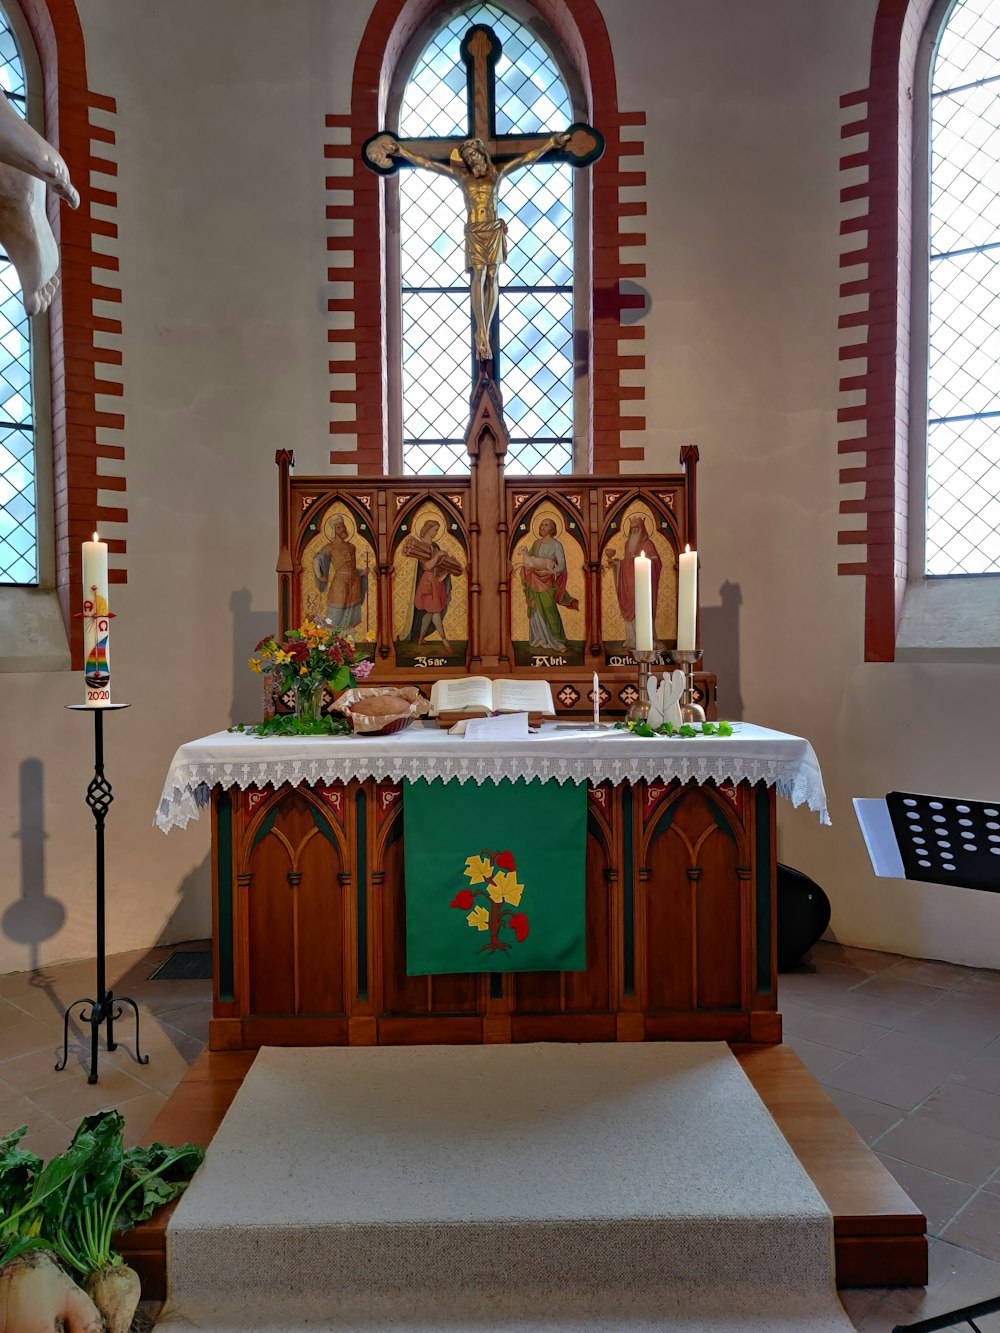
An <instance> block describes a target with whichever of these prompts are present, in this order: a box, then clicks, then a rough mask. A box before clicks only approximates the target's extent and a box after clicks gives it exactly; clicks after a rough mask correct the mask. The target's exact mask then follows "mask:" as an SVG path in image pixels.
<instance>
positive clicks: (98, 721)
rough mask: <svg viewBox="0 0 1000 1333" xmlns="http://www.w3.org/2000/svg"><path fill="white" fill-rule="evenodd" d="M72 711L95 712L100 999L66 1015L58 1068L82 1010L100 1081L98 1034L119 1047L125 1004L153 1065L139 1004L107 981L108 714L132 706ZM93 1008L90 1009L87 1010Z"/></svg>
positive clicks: (93, 1075) (92, 798)
mask: <svg viewBox="0 0 1000 1333" xmlns="http://www.w3.org/2000/svg"><path fill="white" fill-rule="evenodd" d="M68 707H69V710H70V712H74V713H92V714H93V717H94V776H93V777H92V778H91V780H90V782H89V784H88V785H87V805H88V806H89V807H90V812H91V814H92V815H93V816H94V830H95V835H96V840H97V849H96V890H97V892H96V907H97V985H96V987H95V992H94V993H95V995H96V996H97V998H96V999H90V998H89V997H85V998H83V999H80V1000H74V1001H73V1003H72V1004H71V1005H70V1006H69V1007H68V1009H67V1010H66V1012H65V1014H64V1015H63V1053H62V1059H61V1060H60V1061H59V1063H58V1064H57V1065H56V1069H57V1070H59V1069H65V1068H66V1063H67V1061H68V1059H69V1020H70V1016H71V1014H72V1013H73V1010H74V1009H77V1008H79V1009H80V1022H81V1023H87V1024H89V1025H90V1072H89V1074H88V1076H87V1082H88V1083H96V1082H97V1051H98V1037H99V1035H100V1031H101V1027H102V1025H103V1024H107V1036H108V1050H109V1051H113V1050H115V1049H117V1044H118V1043H117V1042H116V1041H115V1026H114V1025H115V1022H116V1021H117V1020H118V1019H119V1018H121V1016H122V1013H123V1012H124V1010H123V1008H122V1006H123V1005H129V1006H130V1007H131V1009H132V1011H133V1013H134V1014H135V1059H136V1062H137V1063H138V1064H140V1065H147V1064H149V1056H148V1055H142V1054H141V1052H140V1050H139V1006H138V1005H137V1004H136V1002H135V1000H132V999H130V998H129V997H128V996H127V995H118V996H116V995H115V994H114V992H113V991H110V990H108V988H107V985H106V983H105V941H104V821H105V819H106V818H107V814H108V808H109V807H110V805H111V802H112V801H113V800H114V797H113V796H112V794H111V783H110V782H109V781H108V780H107V778H106V777H105V776H104V714H105V713H111V712H117V711H118V710H119V709H121V708H128V707H129V705H128V704H111V703H109V704H105V705H104V706H103V707H100V708H92V707H88V705H86V704H70V705H68ZM88 1008H89V1010H90V1012H89V1013H87V1009H88Z"/></svg>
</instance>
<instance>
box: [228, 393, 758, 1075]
mask: <svg viewBox="0 0 1000 1333" xmlns="http://www.w3.org/2000/svg"><path fill="white" fill-rule="evenodd" d="M506 445H507V440H506V435H505V431H504V425H503V415H502V411H501V408H500V403H499V400H498V398H497V396H496V394H495V391H494V389H493V385H492V382H491V381H490V380H489V379H488V378H485V377H484V379H483V380H482V381H481V382H480V385H479V387H478V389H477V392H476V394H475V395H474V399H473V410H472V418H471V425H470V429H469V433H468V448H469V458H470V470H469V473H468V474H467V475H464V476H454V477H435V478H427V477H408V476H403V477H365V478H341V477H296V476H294V474H293V458H292V455H291V453H290V452H288V451H285V450H282V451H281V452H279V453H278V455H277V463H278V469H279V532H280V543H279V558H278V578H279V620H280V628H281V629H282V630H285V629H288V628H292V627H294V626H296V625H297V624H299V623H300V622H301V620H302V618H303V617H304V616H305V615H317V616H320V617H321V618H324V619H328V620H330V621H332V623H334V624H337V625H339V626H340V627H341V628H342V629H344V630H345V631H346V630H350V631H351V632H353V633H354V634H355V635H356V637H357V639H358V641H359V642H365V643H367V644H368V645H369V652H370V655H371V656H372V658H373V660H374V663H375V666H374V670H373V673H372V677H371V679H372V680H373V681H374V682H386V683H388V682H393V683H396V682H406V683H411V684H413V683H415V684H418V685H420V687H421V688H423V689H425V690H428V691H429V687H430V685H431V684H432V683H433V681H435V680H437V679H439V678H441V677H447V676H461V675H465V674H469V673H471V674H483V675H488V676H492V677H496V676H498V675H503V674H517V675H519V676H529V675H533V674H537V675H539V676H541V677H543V678H544V679H546V680H549V681H550V682H551V684H552V689H553V696H554V699H555V702H556V707H557V709H558V711H559V713H560V714H561V715H563V716H573V715H574V714H581V713H585V714H589V713H590V712H591V710H592V678H593V672H594V671H595V670H596V671H597V672H598V673H599V676H600V682H601V691H602V695H601V706H602V711H604V712H608V713H611V714H615V713H617V714H618V715H621V713H623V712H624V710H625V708H626V707H627V706H628V704H629V703H630V702H631V700H632V698H633V697H634V690H635V677H636V672H635V667H634V665H633V663H632V661H631V655H630V653H629V649H628V626H627V624H626V621H627V613H628V611H629V606H628V602H627V595H626V597H625V604H624V605H623V599H622V598H621V597H620V596H619V591H620V589H619V587H618V584H617V582H616V566H615V563H614V559H612V556H613V557H615V558H618V557H620V556H622V555H625V554H627V551H626V548H627V547H628V544H629V542H630V540H631V542H632V549H634V547H635V545H636V544H637V543H639V542H640V541H643V542H646V543H647V550H649V549H650V547H649V545H648V544H649V543H651V544H652V547H654V548H655V553H656V555H657V556H658V557H659V565H660V568H659V580H658V587H657V594H656V611H655V634H656V638H657V640H658V641H659V642H660V643H661V644H662V645H663V646H664V648H667V649H669V647H670V646H671V644H672V642H673V639H674V635H675V632H676V629H675V626H676V588H677V553H678V551H682V550H683V549H684V546H685V545H686V544H689V545H691V546H692V547H695V546H696V537H697V531H696V519H695V513H696V503H695V502H696V466H697V460H698V451H697V449H695V448H693V447H688V448H685V449H684V450H683V452H682V455H681V462H682V470H681V471H680V472H678V473H676V474H670V475H666V476H629V477H622V476H617V477H594V476H587V475H574V476H549V477H507V476H505V473H504V458H505V454H506ZM540 546H542V548H543V549H542V556H541V558H543V559H544V558H546V557H552V558H553V559H554V560H555V564H556V566H557V567H559V566H561V567H562V570H563V573H564V576H565V577H562V576H560V577H559V579H558V580H557V582H556V585H555V586H554V587H553V586H552V584H551V580H549V581H546V580H542V586H543V587H546V586H547V587H549V588H550V589H551V591H550V594H549V596H548V597H547V598H542V599H538V598H535V599H534V600H532V599H531V598H530V597H529V595H528V593H529V592H530V591H531V586H530V583H531V581H530V578H529V579H527V580H526V578H525V573H524V571H525V570H526V569H529V570H530V568H531V565H530V561H531V559H532V558H538V557H537V554H536V556H533V555H532V553H533V552H535V553H537V552H538V551H539V547H540ZM348 547H350V548H352V549H351V550H348V549H347V548H348ZM560 548H561V554H560ZM435 550H436V551H440V552H443V555H441V556H439V558H438V561H437V565H436V568H437V585H438V586H437V588H436V589H431V592H432V593H433V596H431V597H430V598H428V596H427V595H426V594H427V585H426V583H425V584H424V589H423V592H421V591H420V588H421V572H422V567H423V566H424V565H425V564H426V563H428V562H429V561H430V560H431V553H432V552H434V551H435ZM546 568H547V569H549V568H551V566H546ZM338 575H339V577H338ZM442 589H443V590H442ZM435 597H436V599H437V600H436V601H435ZM529 604H530V605H529ZM435 605H437V606H438V607H439V610H438V611H437V612H433V611H429V610H427V609H426V608H427V607H433V606H435ZM532 612H533V613H534V614H532ZM435 614H436V615H437V616H438V620H437V621H436V622H435V620H434V615H435ZM442 631H443V635H442ZM421 637H423V638H424V642H422V643H421V642H420V639H421ZM700 685H701V690H702V695H703V698H704V700H705V703H706V704H707V706H708V707H709V709H711V708H712V706H713V704H714V678H713V677H711V676H702V677H701V678H700ZM378 743H379V742H378V740H377V739H373V740H372V744H373V745H377V744H378ZM402 824H403V821H402V792H401V789H400V787H399V786H397V785H395V784H392V783H386V782H375V781H366V782H351V783H348V784H346V785H340V784H335V785H332V786H330V787H317V786H307V785H302V786H300V787H298V788H292V787H289V786H285V787H281V788H279V789H277V790H273V789H269V788H267V789H263V790H258V789H255V788H251V789H250V790H247V791H242V792H241V791H239V790H237V789H232V790H225V791H224V790H219V789H216V790H215V792H214V794H213V847H214V857H213V859H214V881H215V949H216V969H215V976H216V983H215V984H216V996H215V1018H214V1020H213V1023H212V1030H211V1044H212V1045H213V1047H215V1048H217V1049H227V1048H228V1049H236V1048H240V1047H247V1046H249V1047H253V1046H259V1045H261V1044H264V1043H275V1044H324V1043H342V1042H351V1043H363V1044H371V1043H376V1042H441V1041H443V1042H470V1041H471V1042H479V1041H535V1040H549V1039H553V1040H572V1041H581V1040H591V1041H614V1040H632V1041H635V1040H642V1039H644V1038H651V1039H656V1038H688V1039H696V1038H697V1039H710V1038H723V1039H726V1038H728V1039H732V1040H742V1041H775V1040H778V1039H779V1037H780V1018H779V1016H778V1014H777V1012H776V987H775V980H776V977H775V951H774V924H775V922H774V846H775V839H774V793H773V790H771V789H768V788H767V787H766V786H765V785H764V784H763V783H759V784H757V785H755V786H754V785H751V784H750V783H747V782H744V783H741V784H740V785H739V786H722V785H718V786H717V785H715V784H713V783H705V784H701V785H698V784H694V783H689V784H687V785H681V784H680V783H678V782H673V783H661V784H656V783H645V782H640V783H622V784H620V785H618V786H612V785H611V784H608V783H604V784H601V785H598V786H595V787H592V788H591V789H590V794H589V805H588V837H587V871H586V904H587V968H586V971H584V972H573V973H570V972H567V973H558V972H526V973H520V974H507V975H501V974H492V975H486V974H484V975H469V976H462V975H459V976H440V977H408V976H407V975H406V958H405V939H406V934H405V902H404V892H403V841H402Z"/></svg>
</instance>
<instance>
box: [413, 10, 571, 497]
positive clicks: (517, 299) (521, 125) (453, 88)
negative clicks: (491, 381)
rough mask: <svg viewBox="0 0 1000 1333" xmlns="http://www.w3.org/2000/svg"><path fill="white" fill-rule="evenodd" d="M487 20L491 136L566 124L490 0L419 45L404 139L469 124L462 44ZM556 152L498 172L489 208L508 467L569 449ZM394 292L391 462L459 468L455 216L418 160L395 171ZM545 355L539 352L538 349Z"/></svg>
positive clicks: (460, 324)
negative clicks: (492, 77)
mask: <svg viewBox="0 0 1000 1333" xmlns="http://www.w3.org/2000/svg"><path fill="white" fill-rule="evenodd" d="M476 23H485V24H488V25H489V26H490V27H491V28H492V29H493V31H494V32H495V33H496V34H497V36H498V38H499V39H500V42H501V45H502V47H503V53H502V55H501V58H500V60H499V61H498V62H497V68H496V97H497V107H496V127H497V133H498V134H515V133H517V134H539V133H545V132H549V131H555V130H559V129H564V128H565V127H566V126H568V125H569V124H570V123H571V122H572V120H573V108H572V103H571V101H570V97H569V93H568V90H567V88H566V86H565V84H564V83H563V80H562V77H561V75H560V74H559V71H558V69H557V67H556V65H555V62H554V61H553V60H552V58H551V56H550V55H549V54H548V52H547V51H546V50H545V48H544V47H543V46H542V45H541V44H540V43H539V41H538V39H537V38H536V37H535V35H534V34H533V33H532V32H531V31H530V30H529V29H528V28H526V27H525V26H524V25H523V24H521V23H520V22H519V21H518V20H517V19H514V18H512V17H511V16H510V15H509V14H506V13H504V11H503V10H501V9H499V8H498V7H497V6H496V5H493V4H473V5H470V6H469V7H468V8H466V9H464V10H463V11H462V12H461V13H459V14H457V15H456V16H455V17H454V18H453V19H452V20H451V21H450V22H449V23H448V24H447V26H446V27H444V28H442V29H441V30H440V31H439V32H438V33H437V35H436V36H435V37H434V38H432V40H431V41H430V42H429V43H428V45H427V47H426V48H425V49H424V51H423V52H422V54H421V56H420V58H419V60H418V61H417V64H416V66H415V68H414V70H413V73H412V74H411V75H410V78H409V80H408V82H407V85H406V88H405V89H404V92H403V98H402V105H401V107H400V116H399V133H400V135H401V136H402V137H405V138H425V137H438V136H440V137H453V136H461V137H464V136H465V135H467V134H468V133H469V127H468V108H467V105H466V70H465V64H464V62H463V61H462V57H461V52H460V46H461V42H462V39H463V38H464V36H465V34H466V33H467V32H468V30H469V28H470V27H471V26H472V25H473V24H476ZM571 177H572V171H571V169H570V167H569V166H567V165H565V164H562V163H549V162H540V163H536V164H534V165H533V166H531V167H529V168H526V169H525V170H523V171H519V172H517V173H516V174H515V175H514V176H512V177H510V178H508V179H505V180H504V181H503V183H502V185H501V188H500V196H499V210H500V216H501V217H503V218H504V220H505V221H506V223H507V227H508V242H509V246H508V249H509V254H508V261H507V263H506V265H504V266H503V267H502V268H501V271H500V277H501V302H500V311H499V322H500V335H499V351H500V357H499V375H500V381H501V389H502V392H503V395H504V407H505V413H506V416H507V421H508V425H509V427H510V429H511V435H512V439H511V455H510V456H509V458H508V464H509V470H511V471H513V472H515V473H516V472H565V471H568V470H570V469H571V467H572V459H573V448H572V435H573V421H572V415H573V414H572V406H573V360H572V328H573V299H572V285H573V186H572V179H571ZM399 209H400V277H401V287H402V302H403V467H404V471H406V472H415V473H440V472H449V471H452V472H453V471H464V470H465V469H467V467H468V459H467V457H466V453H465V448H464V443H463V441H464V436H465V430H466V427H467V426H468V418H469V394H470V390H471V387H472V376H473V375H474V374H475V363H474V360H473V357H472V320H471V316H470V304H469V296H468V276H467V274H466V273H465V216H464V208H463V201H462V197H461V194H460V192H459V190H458V188H457V186H456V185H454V184H453V183H452V182H451V181H449V180H447V179H445V178H444V177H441V176H434V175H432V174H431V173H429V172H427V171H403V172H401V173H400V177H399ZM546 358H549V359H548V360H546Z"/></svg>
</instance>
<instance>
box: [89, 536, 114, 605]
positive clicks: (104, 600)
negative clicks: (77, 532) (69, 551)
mask: <svg viewBox="0 0 1000 1333" xmlns="http://www.w3.org/2000/svg"><path fill="white" fill-rule="evenodd" d="M88 603H89V604H90V605H89V612H88ZM83 609H84V613H85V614H87V613H89V614H91V615H106V614H107V612H108V609H109V608H108V544H107V542H102V541H101V540H100V538H99V537H98V535H97V533H96V532H95V533H94V540H93V541H92V542H84V543H83Z"/></svg>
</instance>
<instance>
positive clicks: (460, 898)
mask: <svg viewBox="0 0 1000 1333" xmlns="http://www.w3.org/2000/svg"><path fill="white" fill-rule="evenodd" d="M451 906H452V907H463V908H465V910H466V911H468V909H469V908H470V907H471V906H472V890H471V889H459V891H458V893H456V894H455V896H454V898H452V900H451Z"/></svg>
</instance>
